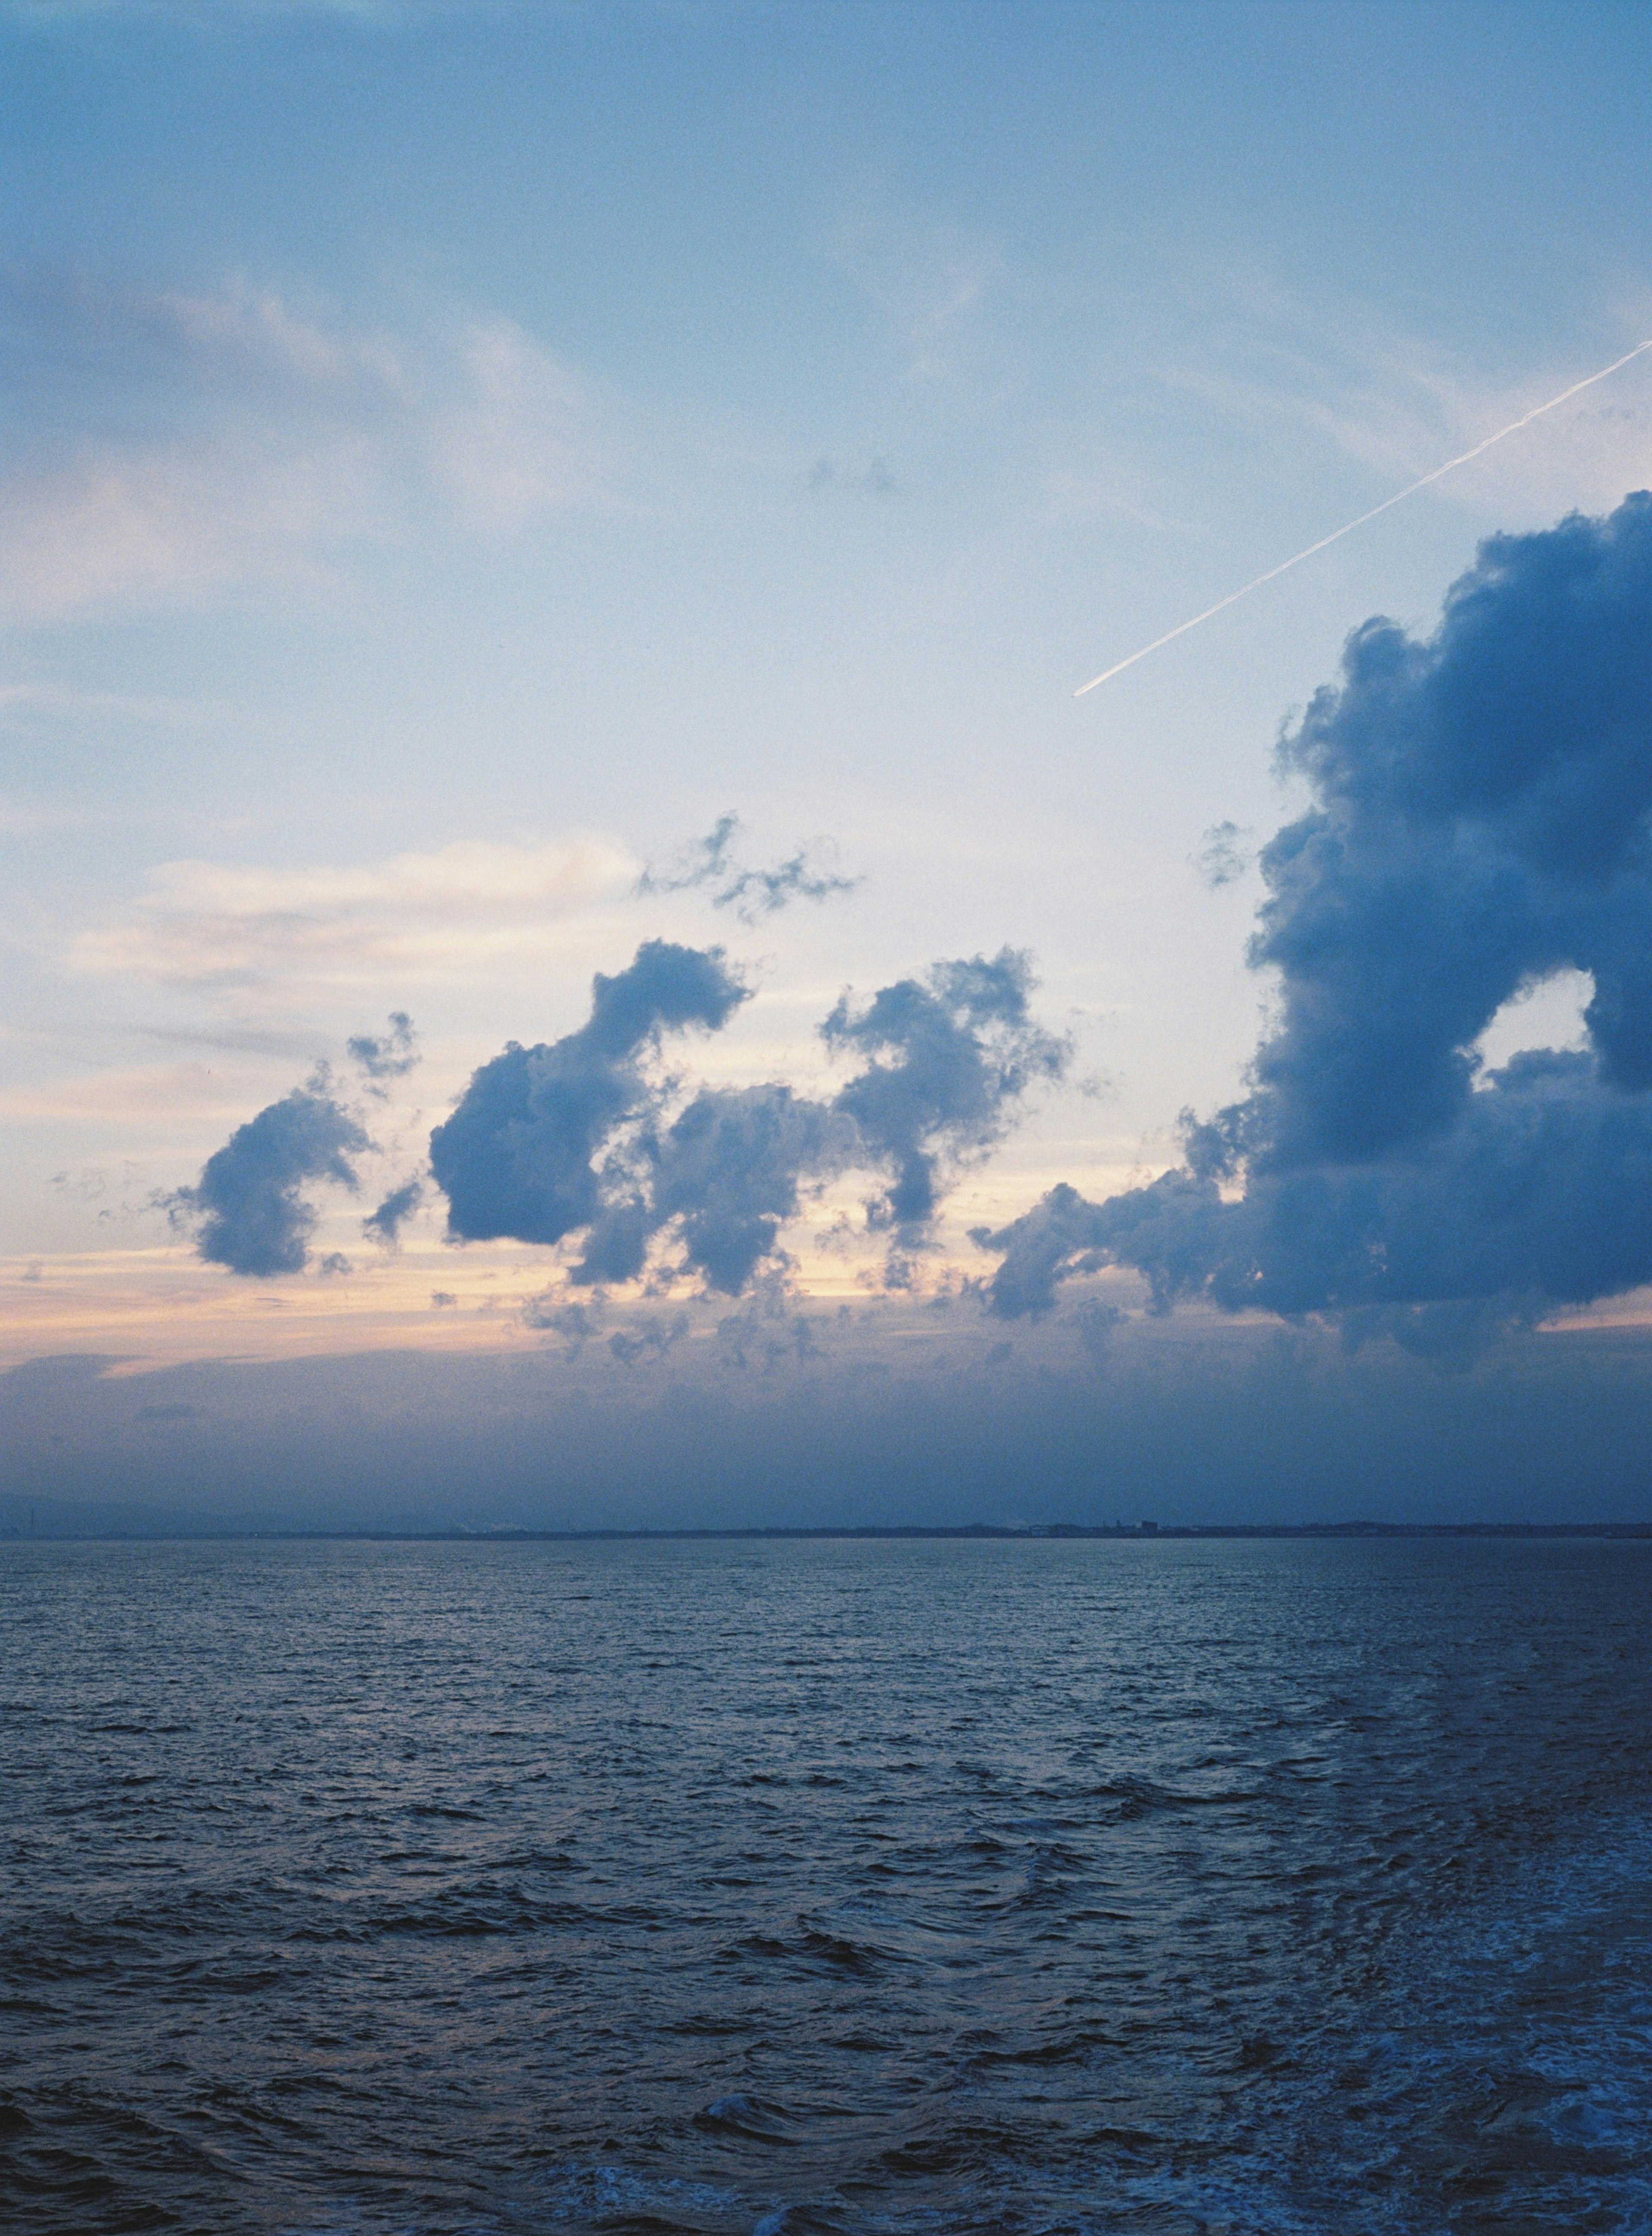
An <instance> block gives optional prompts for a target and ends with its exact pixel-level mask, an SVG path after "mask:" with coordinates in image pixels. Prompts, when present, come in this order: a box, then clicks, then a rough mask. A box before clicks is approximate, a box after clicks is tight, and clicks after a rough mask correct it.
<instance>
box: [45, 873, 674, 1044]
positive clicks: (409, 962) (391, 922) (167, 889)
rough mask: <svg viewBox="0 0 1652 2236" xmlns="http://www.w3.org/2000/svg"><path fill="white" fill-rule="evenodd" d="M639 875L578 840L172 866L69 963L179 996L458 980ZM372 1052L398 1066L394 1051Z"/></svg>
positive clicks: (535, 951) (537, 946)
mask: <svg viewBox="0 0 1652 2236" xmlns="http://www.w3.org/2000/svg"><path fill="white" fill-rule="evenodd" d="M635 875H636V864H635V862H634V860H633V858H631V857H630V856H629V855H627V854H626V853H624V852H621V850H620V848H619V847H617V846H615V845H612V844H611V843H610V842H608V841H606V840H605V839H600V838H564V839H553V840H547V841H545V842H543V843H541V844H536V845H498V844H493V843H490V842H488V841H486V840H482V839H462V840H458V841H456V843H455V844H454V845H450V846H443V847H440V848H438V849H437V850H436V852H433V853H425V854H397V855H395V856H393V857H392V858H390V860H388V861H382V862H367V863H352V864H345V865H339V866H337V867H325V868H316V869H265V868H260V867H256V866H253V865H239V864H220V863H213V862H169V863H167V864H165V865H163V866H162V867H161V868H160V869H158V870H156V871H154V873H153V875H152V877H151V879H150V885H149V891H147V893H146V894H145V895H144V897H143V898H142V899H141V901H140V903H139V904H138V906H137V907H136V909H135V910H134V911H133V913H132V914H131V915H130V916H128V917H127V918H126V919H125V920H124V922H121V923H116V924H109V925H106V926H103V927H102V928H100V929H98V930H96V931H88V932H84V933H82V934H81V936H80V937H78V938H77V939H76V940H75V942H74V944H73V945H72V947H71V949H70V961H71V963H73V964H74V966H75V968H76V969H78V970H86V971H98V972H119V973H121V974H123V975H125V976H128V977H140V978H148V979H153V980H156V981H158V982H160V983H162V984H165V985H174V986H197V987H201V986H206V987H212V986H217V987H248V986H258V985H261V984H265V983H270V982H272V981H275V980H288V981H290V980H292V979H294V978H300V979H304V980H305V981H308V982H311V983H329V984H340V985H360V984H363V983H370V982H372V981H375V980H378V979H381V978H383V977H386V976H390V975H395V976H397V977H400V978H401V979H402V980H403V982H405V981H406V980H407V979H409V978H425V979H443V978H452V977H469V976H471V975H473V974H475V972H477V971H480V970H488V969H494V968H498V967H500V966H502V965H503V964H505V963H511V962H515V961H519V960H521V959H523V958H526V957H534V956H542V955H543V954H545V953H546V952H547V949H549V948H550V947H552V946H553V945H554V942H555V938H556V936H557V935H556V932H555V931H554V927H555V926H556V925H558V924H559V923H561V921H563V920H565V919H566V918H567V917H570V916H572V915H574V913H575V912H576V911H579V910H580V909H582V908H586V907H588V906H589V905H590V904H592V903H593V902H594V901H597V900H599V899H600V898H604V897H606V896H610V895H615V896H617V895H618V894H619V893H620V892H621V891H624V889H625V887H626V885H628V884H629V883H630V882H631V881H632V880H633V878H635ZM394 1037H395V1035H394V1028H393V1029H392V1034H391V1043H393V1042H394ZM368 1044H369V1042H368V1038H367V1036H362V1045H363V1046H364V1047H365V1046H367V1045H368ZM371 1044H372V1045H373V1046H374V1047H375V1048H377V1049H379V1050H380V1054H381V1056H384V1055H389V1056H390V1057H391V1059H392V1060H393V1061H399V1056H397V1051H396V1049H394V1047H393V1046H392V1045H391V1044H390V1043H384V1044H381V1043H379V1042H373V1043H371ZM352 1053H353V1044H352ZM403 1053H407V1054H410V1053H411V1051H410V1049H409V1050H407V1051H403ZM379 1076H381V1077H382V1076H384V1074H382V1073H381V1074H380V1075H379Z"/></svg>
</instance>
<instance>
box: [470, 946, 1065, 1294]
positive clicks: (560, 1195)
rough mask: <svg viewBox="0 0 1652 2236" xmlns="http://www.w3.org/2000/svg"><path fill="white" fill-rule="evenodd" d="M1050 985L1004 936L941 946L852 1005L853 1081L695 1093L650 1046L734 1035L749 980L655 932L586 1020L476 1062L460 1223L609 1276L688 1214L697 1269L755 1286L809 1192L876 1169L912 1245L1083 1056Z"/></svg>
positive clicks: (835, 1026) (596, 998) (836, 1044)
mask: <svg viewBox="0 0 1652 2236" xmlns="http://www.w3.org/2000/svg"><path fill="white" fill-rule="evenodd" d="M1032 990H1033V979H1032V975H1031V970H1030V966H1029V964H1028V962H1027V959H1026V957H1025V956H1022V955H1019V954H1017V953H1016V952H1014V951H1013V950H1010V949H1007V948H1006V949H1005V950H1003V951H1002V952H1001V953H1000V954H999V955H998V956H996V957H992V958H988V957H983V956H976V957H973V958H967V959H960V960H954V961H947V962H941V963H935V964H934V965H933V966H932V967H931V969H930V970H928V972H926V973H925V974H924V975H923V976H922V977H919V978H906V979H901V980H898V981H896V982H895V983H894V984H892V985H889V986H886V987H882V988H881V989H880V990H878V991H877V992H876V993H875V994H874V995H873V996H872V997H871V998H870V1000H869V1002H868V1003H866V1004H865V1005H864V1007H857V1006H856V1005H855V1003H854V1002H853V1001H852V1000H851V999H850V997H849V996H847V995H846V996H844V997H843V999H842V1001H840V1002H839V1003H838V1004H837V1006H836V1008H835V1009H833V1011H832V1012H831V1015H830V1016H829V1017H828V1018H827V1019H826V1020H825V1022H824V1023H823V1027H822V1033H823V1038H824V1040H825V1042H826V1044H827V1046H828V1047H829V1049H831V1050H833V1051H834V1052H835V1053H837V1054H840V1055H848V1056H853V1057H859V1058H861V1059H862V1068H861V1069H859V1070H858V1071H857V1072H856V1073H855V1075H854V1076H853V1077H852V1078H851V1079H850V1080H849V1082H847V1084H846V1085H845V1086H844V1087H843V1088H842V1089H841V1090H840V1091H839V1092H838V1093H837V1094H836V1095H833V1096H830V1097H814V1096H810V1095H800V1094H798V1093H796V1091H795V1090H794V1089H793V1088H790V1087H789V1086H786V1085H784V1084H783V1083H780V1082H768V1083H764V1084H762V1085H757V1086H751V1087H744V1088H727V1087H705V1088H700V1089H699V1090H698V1092H697V1093H695V1094H694V1095H692V1096H690V1097H689V1098H688V1099H687V1100H686V1101H685V1102H680V1104H679V1103H678V1100H677V1098H676V1097H675V1096H674V1095H672V1091H671V1088H670V1085H669V1082H660V1081H659V1080H658V1079H657V1078H656V1077H655V1076H654V1072H653V1069H652V1068H651V1063H650V1059H651V1058H653V1057H655V1056H658V1055H659V1051H660V1048H661V1043H662V1041H663V1039H664V1037H665V1035H666V1034H668V1033H672V1032H678V1031H681V1030H683V1029H687V1028H690V1027H694V1026H698V1027H701V1028H703V1029H706V1030H708V1031H715V1030H717V1029H718V1028H719V1027H720V1026H722V1025H723V1024H724V1023H726V1022H727V1020H728V1019H729V1017H730V1016H732V1015H733V1013H734V1011H735V1009H737V1006H738V1005H739V1003H741V1002H742V1001H744V999H745V998H746V990H745V989H744V986H743V985H742V984H741V983H740V982H739V981H738V979H737V977H735V976H734V975H733V973H732V971H731V969H730V967H729V965H728V963H727V962H726V960H725V958H724V956H723V953H722V950H720V949H717V948H711V949H708V950H697V949H693V948H685V947H676V946H672V945H669V944H666V943H665V942H663V941H659V940H654V941H650V942H648V943H647V944H646V945H645V946H643V947H641V948H639V950H638V953H637V957H636V959H635V961H634V962H633V963H632V964H631V966H630V968H629V969H628V970H625V971H622V972H620V974H619V975H618V976H617V977H613V978H605V977H599V978H598V979H597V980H596V982H595V988H594V992H593V1006H592V1014H591V1017H590V1020H589V1022H588V1023H586V1024H585V1025H582V1026H581V1027H580V1029H578V1030H577V1031H576V1032H574V1033H571V1034H569V1035H567V1036H566V1037H565V1038H564V1039H562V1040H560V1041H556V1042H552V1043H550V1044H548V1045H541V1046H539V1047H536V1048H531V1049H527V1048H522V1047H521V1046H519V1045H518V1044H517V1043H515V1042H512V1043H511V1045H510V1046H509V1047H508V1048H507V1049H505V1051H504V1052H503V1054H502V1055H501V1056H496V1057H495V1058H494V1059H493V1061H492V1062H489V1063H486V1064H483V1065H482V1067H481V1069H479V1070H477V1071H476V1072H475V1074H474V1075H472V1078H471V1081H470V1083H469V1087H468V1088H466V1090H465V1093H464V1095H463V1096H462V1098H461V1100H460V1102H459V1104H458V1106H457V1108H456V1109H455V1111H454V1114H453V1115H452V1116H451V1117H450V1118H449V1119H448V1120H447V1121H445V1123H443V1125H441V1126H438V1127H437V1128H436V1131H435V1133H434V1134H432V1135H431V1139H430V1168H431V1172H432V1174H434V1176H435V1179H436V1183H437V1185H438V1186H439V1187H441V1188H442V1189H443V1192H444V1194H446V1196H447V1198H448V1232H449V1236H450V1237H451V1238H452V1239H453V1240H461V1241H470V1240H476V1241H480V1240H491V1239H494V1238H496V1237H500V1236H509V1237H511V1238H513V1239H515V1240H518V1241H522V1242H530V1243H558V1242H561V1241H562V1240H565V1239H566V1238H567V1237H570V1236H578V1237H580V1255H579V1257H578V1259H576V1260H575V1262H574V1266H573V1268H572V1273H573V1278H574V1280H575V1281H577V1282H582V1283H586V1284H592V1283H597V1282H611V1281H612V1282H622V1281H628V1280H632V1279H635V1278H636V1277H637V1276H638V1275H639V1274H640V1273H642V1271H643V1270H644V1266H645V1264H646V1259H647V1256H648V1253H649V1250H650V1248H651V1246H652V1244H653V1242H654V1240H655V1239H656V1238H657V1237H658V1236H659V1235H661V1234H662V1233H664V1232H665V1230H666V1229H668V1228H669V1229H670V1230H671V1231H672V1234H673V1236H674V1238H675V1240H676V1242H677V1245H678V1248H679V1250H680V1253H681V1257H680V1268H681V1270H683V1271H685V1272H687V1273H692V1274H695V1275H697V1276H698V1277H699V1278H700V1279H703V1280H704V1282H705V1285H706V1286H707V1287H708V1288H711V1289H714V1290H718V1291H721V1292H724V1293H725V1294H728V1295H737V1294H738V1293H739V1292H741V1291H742V1290H743V1289H744V1288H745V1287H746V1286H747V1285H748V1284H749V1283H750V1282H751V1279H753V1277H754V1276H755V1275H756V1274H757V1271H758V1269H759V1268H760V1267H761V1266H763V1265H764V1262H765V1261H767V1260H770V1259H772V1258H773V1257H774V1254H775V1253H776V1251H777V1246H778V1243H779V1237H780V1232H781V1229H782V1228H783V1227H784V1225H785V1224H786V1222H787V1221H788V1220H790V1219H791V1218H793V1217H794V1216H795V1215H796V1212H797V1210H798V1208H799V1204H800V1201H801V1199H802V1196H803V1192H804V1190H805V1189H806V1188H808V1187H810V1186H811V1185H815V1184H817V1183H820V1182H823V1181H826V1180H830V1179H832V1178H834V1177H835V1176H836V1175H838V1174H842V1173H844V1172H847V1171H849V1170H850V1169H855V1168H860V1169H865V1170H868V1171H871V1172H874V1173H875V1174H878V1175H879V1176H880V1178H881V1179H882V1180H883V1181H884V1182H885V1183H887V1185H886V1187H885V1188H884V1191H883V1193H882V1194H879V1195H878V1196H877V1197H875V1199H874V1200H873V1203H872V1205H871V1206H870V1207H869V1209H870V1211H871V1214H872V1222H873V1224H875V1225H876V1226H879V1227H891V1228H893V1229H894V1230H895V1235H896V1237H897V1239H898V1240H899V1241H900V1242H901V1244H902V1245H903V1246H915V1245H917V1244H919V1243H921V1241H922V1240H924V1239H925V1238H926V1236H927V1234H928V1231H929V1229H930V1227H931V1226H932V1224H933V1221H934V1215H935V1213H936V1211H937V1208H938V1207H939V1204H940V1200H941V1195H942V1194H943V1192H944V1189H945V1187H946V1186H947V1184H948V1182H949V1180H950V1178H951V1176H952V1175H953V1174H954V1172H955V1171H956V1169H957V1168H958V1167H959V1166H960V1163H962V1162H963V1161H967V1159H968V1158H969V1157H970V1156H971V1155H972V1154H976V1153H979V1152H980V1151H981V1150H984V1149H985V1148H987V1147H989V1146H990V1145H991V1144H992V1143H993V1141H996V1140H997V1139H998V1138H999V1137H1000V1134H1001V1133H1002V1131H1003V1128H1004V1127H1005V1125H1006V1123H1007V1121H1008V1118H1009V1115H1010V1113H1011V1111H1012V1108H1013V1105H1015V1104H1016V1103H1017V1102H1019V1100H1020V1099H1021V1098H1022V1097H1023V1096H1024V1095H1025V1094H1026V1091H1027V1089H1028V1088H1030V1087H1031V1086H1032V1085H1033V1084H1034V1082H1037V1081H1039V1080H1043V1079H1053V1078H1056V1077H1059V1075H1060V1073H1061V1071H1062V1069H1063V1068H1064V1066H1065V1062H1066V1056H1067V1049H1066V1044H1065V1042H1063V1041H1061V1040H1059V1039H1058V1038H1057V1037H1056V1036H1054V1035H1052V1034H1051V1033H1049V1032H1047V1031H1046V1030H1045V1029H1043V1028H1042V1027H1041V1026H1040V1025H1039V1023H1037V1022H1036V1020H1035V1019H1034V1018H1033V1015H1032V1012H1031V1009H1030V996H1031V993H1032Z"/></svg>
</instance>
